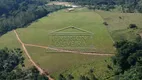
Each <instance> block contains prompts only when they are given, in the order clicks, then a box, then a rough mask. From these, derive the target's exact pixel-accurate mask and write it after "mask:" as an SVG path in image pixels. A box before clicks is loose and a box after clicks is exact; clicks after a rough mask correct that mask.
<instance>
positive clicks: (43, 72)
mask: <svg viewBox="0 0 142 80" xmlns="http://www.w3.org/2000/svg"><path fill="white" fill-rule="evenodd" d="M14 33H15V35H16V37H17V40H18V41H19V43H20V44H21V45H22V48H23V50H24V52H25V54H26V56H27V57H28V59H29V61H30V62H31V63H32V64H33V65H34V66H35V67H36V68H37V69H38V70H39V72H40V73H41V74H43V75H46V76H47V77H48V78H49V80H54V79H52V78H51V77H50V76H49V75H47V74H46V73H48V72H45V71H44V70H43V69H42V68H41V67H40V66H39V65H37V64H36V63H35V62H34V61H33V60H32V58H31V56H30V55H29V53H28V51H27V49H26V47H25V46H31V47H39V48H44V49H50V50H54V51H58V52H69V53H74V54H84V55H94V56H113V55H114V54H101V53H83V52H79V51H69V50H63V49H57V48H51V47H47V46H41V45H35V44H25V43H23V42H22V41H21V39H20V37H19V35H18V33H17V32H16V30H14Z"/></svg>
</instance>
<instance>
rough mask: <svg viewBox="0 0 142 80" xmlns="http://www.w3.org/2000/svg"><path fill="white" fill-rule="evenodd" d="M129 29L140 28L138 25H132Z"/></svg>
mask: <svg viewBox="0 0 142 80" xmlns="http://www.w3.org/2000/svg"><path fill="white" fill-rule="evenodd" d="M129 28H130V29H137V28H138V27H137V25H136V24H130V25H129Z"/></svg>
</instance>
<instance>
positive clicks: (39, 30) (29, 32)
mask: <svg viewBox="0 0 142 80" xmlns="http://www.w3.org/2000/svg"><path fill="white" fill-rule="evenodd" d="M69 26H75V27H78V28H81V29H84V30H87V31H90V32H92V33H94V36H93V45H94V46H95V47H94V48H96V51H97V52H103V53H107V52H108V53H109V52H114V48H113V46H112V45H113V41H112V39H111V37H110V36H109V33H108V31H107V29H106V27H105V26H104V25H103V19H102V18H101V17H100V16H99V15H98V14H97V13H95V12H94V11H90V10H87V9H84V8H83V9H82V8H81V9H80V8H79V9H77V10H75V11H73V12H67V11H66V10H60V11H58V12H54V13H52V14H50V15H49V16H47V17H44V18H41V19H39V20H38V21H37V22H34V23H32V24H31V25H30V26H28V28H24V29H18V30H17V31H18V34H19V36H20V38H21V39H22V40H23V42H24V43H31V44H39V45H45V46H49V44H50V42H49V35H48V34H49V33H50V32H52V31H55V30H58V29H62V28H65V27H69Z"/></svg>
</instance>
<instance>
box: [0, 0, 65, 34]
mask: <svg viewBox="0 0 142 80" xmlns="http://www.w3.org/2000/svg"><path fill="white" fill-rule="evenodd" d="M46 4H47V1H46V2H45V1H44V0H10V1H9V0H0V35H2V34H4V33H6V32H7V31H10V30H12V29H16V28H21V27H25V26H26V25H28V24H29V23H31V22H32V21H35V20H37V19H39V18H41V17H43V16H46V15H47V14H49V13H51V12H53V11H57V10H59V9H62V8H65V7H64V6H57V5H46Z"/></svg>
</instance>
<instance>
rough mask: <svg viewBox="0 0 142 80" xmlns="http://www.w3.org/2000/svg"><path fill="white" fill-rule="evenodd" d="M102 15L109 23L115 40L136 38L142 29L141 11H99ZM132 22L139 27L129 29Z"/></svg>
mask: <svg viewBox="0 0 142 80" xmlns="http://www.w3.org/2000/svg"><path fill="white" fill-rule="evenodd" d="M97 13H98V14H100V15H101V16H102V18H103V19H104V21H105V22H107V23H108V26H107V28H108V30H109V31H110V33H111V35H112V37H113V39H114V40H115V41H117V40H122V39H127V40H134V39H135V38H136V37H137V33H139V32H140V31H141V29H142V20H141V19H142V14H140V13H119V12H107V11H97ZM130 24H136V25H137V26H138V29H128V27H129V25H130Z"/></svg>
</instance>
